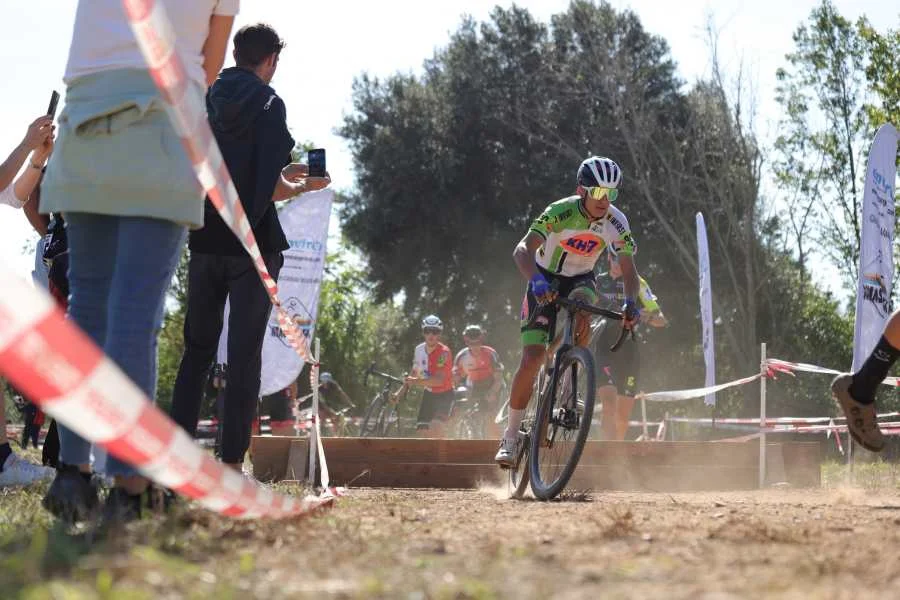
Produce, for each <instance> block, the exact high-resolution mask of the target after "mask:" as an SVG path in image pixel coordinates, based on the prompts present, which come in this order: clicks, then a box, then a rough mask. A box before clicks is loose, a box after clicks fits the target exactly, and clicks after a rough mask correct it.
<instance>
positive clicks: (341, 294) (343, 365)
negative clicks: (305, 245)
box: [301, 248, 412, 410]
mask: <svg viewBox="0 0 900 600" xmlns="http://www.w3.org/2000/svg"><path fill="white" fill-rule="evenodd" d="M356 262H358V261H356ZM405 327H406V323H405V321H404V317H403V314H402V312H401V311H400V310H399V309H398V308H397V307H395V306H394V305H393V303H392V302H390V301H381V302H376V301H375V300H374V298H373V297H372V293H371V291H370V289H369V285H368V283H367V282H366V281H365V277H364V271H363V269H362V267H361V266H359V265H357V264H354V259H353V256H352V254H351V253H350V252H349V251H348V250H347V249H345V248H339V249H338V250H337V251H336V252H334V253H332V254H330V255H329V256H328V259H327V263H326V267H325V278H324V280H323V282H322V291H321V296H320V298H319V314H318V325H317V328H316V336H317V337H318V338H319V340H320V343H321V348H322V356H321V359H320V362H321V371H322V372H325V371H328V372H330V373H331V374H332V375H333V376H334V378H335V379H336V380H337V381H338V383H340V385H341V387H342V388H343V389H344V391H345V392H347V395H348V396H350V398H351V399H352V400H353V402H354V403H355V404H356V406H357V409H358V410H362V409H363V408H365V406H366V403H367V402H368V400H369V396H370V395H371V390H370V389H366V387H365V386H364V383H365V382H364V376H365V372H366V370H367V369H368V368H369V365H370V364H372V363H374V364H375V365H376V367H377V368H378V369H379V370H380V371H383V372H389V373H393V374H395V375H397V376H400V375H401V374H402V372H403V371H404V370H407V369H408V366H409V364H408V363H409V358H410V357H411V355H412V354H411V351H410V352H404V351H403V350H401V349H400V348H401V345H400V344H399V338H400V334H401V332H402V331H403V330H404V329H405ZM305 373H307V371H305ZM301 383H302V386H301V387H303V386H305V387H308V383H307V378H306V377H303V378H302V382H301ZM336 408H339V407H336Z"/></svg>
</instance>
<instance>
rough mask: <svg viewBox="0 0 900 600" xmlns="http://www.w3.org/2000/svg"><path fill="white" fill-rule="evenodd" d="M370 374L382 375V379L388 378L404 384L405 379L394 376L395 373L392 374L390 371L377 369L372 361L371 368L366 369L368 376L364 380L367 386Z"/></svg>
mask: <svg viewBox="0 0 900 600" xmlns="http://www.w3.org/2000/svg"><path fill="white" fill-rule="evenodd" d="M369 375H375V376H376V377H381V378H382V379H386V380H388V381H392V382H394V383H399V384H400V385H403V380H402V379H400V378H399V377H394V376H393V375H390V374H388V373H382V372H381V371H377V370H376V369H375V363H372V364H371V365H369V369H368V370H367V371H366V378H365V380H364V381H363V386H365V385H366V384H367V383H368V382H369Z"/></svg>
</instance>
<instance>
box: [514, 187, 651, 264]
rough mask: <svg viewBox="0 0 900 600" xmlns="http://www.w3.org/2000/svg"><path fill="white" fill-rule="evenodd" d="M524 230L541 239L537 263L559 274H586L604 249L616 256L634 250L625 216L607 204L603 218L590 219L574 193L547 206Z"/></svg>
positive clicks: (630, 253) (628, 254)
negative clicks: (541, 243)
mask: <svg viewBox="0 0 900 600" xmlns="http://www.w3.org/2000/svg"><path fill="white" fill-rule="evenodd" d="M528 231H529V232H534V233H536V234H538V235H539V236H541V237H542V238H543V239H544V244H543V245H542V246H541V247H540V248H538V250H537V253H536V254H535V257H534V258H535V261H536V262H537V264H538V265H539V266H541V267H542V268H543V269H546V270H547V271H550V272H551V273H554V274H557V275H561V276H563V277H575V276H576V275H583V274H584V273H589V272H590V271H592V270H593V269H594V265H595V264H596V263H597V259H599V258H600V256H601V255H602V253H603V251H604V250H606V249H607V248H609V249H610V251H611V252H612V253H613V254H614V255H616V256H618V255H624V256H632V255H633V254H634V252H635V244H634V239H632V237H631V230H630V229H629V227H628V219H627V218H625V215H624V214H622V211H621V210H619V209H618V208H616V207H615V206H612V205H610V207H609V209H608V210H607V212H606V216H605V217H603V218H602V219H599V220H597V221H591V218H590V217H589V216H588V215H587V214H585V212H584V209H582V207H581V201H580V198H579V197H578V196H571V197H569V198H563V199H562V200H557V201H556V202H554V203H553V204H551V205H550V206H548V207H547V208H546V209H545V210H544V212H543V213H542V214H541V216H540V217H538V218H537V219H536V220H535V221H534V223H532V225H531V228H530V229H529V230H528Z"/></svg>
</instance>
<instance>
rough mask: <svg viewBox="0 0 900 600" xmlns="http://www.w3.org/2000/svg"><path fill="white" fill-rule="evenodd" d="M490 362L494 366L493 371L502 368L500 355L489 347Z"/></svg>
mask: <svg viewBox="0 0 900 600" xmlns="http://www.w3.org/2000/svg"><path fill="white" fill-rule="evenodd" d="M491 364H492V365H493V367H494V370H495V371H502V370H503V363H501V362H500V355H499V354H497V351H496V350H494V349H493V348H491Z"/></svg>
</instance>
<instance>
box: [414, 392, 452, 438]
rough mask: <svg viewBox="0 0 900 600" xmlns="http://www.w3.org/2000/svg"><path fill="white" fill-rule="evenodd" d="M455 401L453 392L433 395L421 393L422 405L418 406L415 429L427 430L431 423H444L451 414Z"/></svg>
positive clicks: (431, 393) (432, 393)
mask: <svg viewBox="0 0 900 600" xmlns="http://www.w3.org/2000/svg"><path fill="white" fill-rule="evenodd" d="M455 400H456V398H455V396H454V394H453V390H448V391H446V392H440V393H438V394H435V393H434V392H429V391H428V390H425V391H423V392H422V404H420V405H419V416H418V417H416V429H428V428H429V426H430V425H431V422H432V421H446V420H447V419H449V418H450V413H451V412H453V402H454V401H455Z"/></svg>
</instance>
